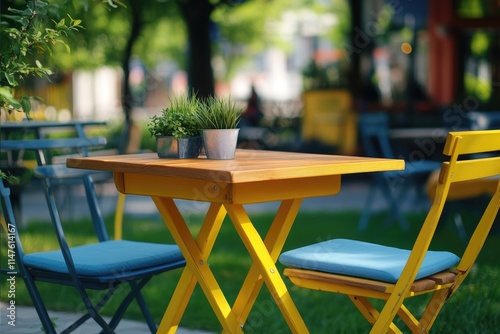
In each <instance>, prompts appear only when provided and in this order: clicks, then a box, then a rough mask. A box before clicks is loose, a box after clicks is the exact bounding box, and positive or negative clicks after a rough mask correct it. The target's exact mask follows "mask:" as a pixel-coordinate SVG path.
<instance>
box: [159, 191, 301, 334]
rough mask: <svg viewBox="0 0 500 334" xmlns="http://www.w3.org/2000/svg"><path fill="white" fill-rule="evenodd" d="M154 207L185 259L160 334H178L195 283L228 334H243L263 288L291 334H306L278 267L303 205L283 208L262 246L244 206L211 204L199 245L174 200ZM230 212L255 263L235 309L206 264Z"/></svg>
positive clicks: (289, 204) (292, 202) (290, 203)
mask: <svg viewBox="0 0 500 334" xmlns="http://www.w3.org/2000/svg"><path fill="white" fill-rule="evenodd" d="M153 201H154V202H155V204H156V206H157V208H158V210H159V212H160V214H161V216H162V217H163V219H164V221H165V223H166V225H167V227H168V228H169V230H170V233H171V234H172V236H173V238H174V239H175V241H176V242H177V244H178V246H179V248H180V249H181V251H182V254H183V255H184V257H185V259H186V267H185V268H184V271H183V273H182V275H181V278H180V280H179V283H178V285H177V288H176V289H175V292H174V295H173V296H172V299H171V301H170V303H169V305H168V308H167V310H166V312H165V315H164V316H163V319H162V321H161V323H160V326H159V328H158V333H175V331H176V330H177V328H178V325H179V322H180V319H181V317H182V315H183V313H184V311H185V309H186V306H187V303H188V301H189V299H190V297H191V295H192V293H193V290H194V288H195V286H196V283H197V282H198V283H199V284H200V286H201V288H202V290H203V292H204V293H205V296H206V297H207V299H208V301H209V303H210V305H211V307H212V309H213V310H214V312H215V314H216V316H217V318H218V319H219V321H220V323H221V324H222V327H223V331H224V332H225V333H243V330H242V326H243V324H244V323H245V321H246V319H247V317H248V315H249V313H250V310H251V308H252V306H253V304H254V303H255V301H256V299H257V295H258V293H259V291H260V289H261V287H262V284H263V283H264V282H265V283H266V285H267V287H268V289H269V291H270V292H271V295H272V296H273V298H274V300H275V301H276V304H277V306H278V307H279V309H280V311H281V313H282V314H283V316H284V318H285V320H286V322H287V324H288V326H289V327H290V329H291V330H292V332H293V333H308V330H307V327H306V325H305V324H304V321H303V320H302V317H301V316H300V314H299V312H298V310H297V308H296V307H295V304H294V303H293V301H292V299H291V297H290V295H289V293H288V290H287V288H286V286H285V283H284V282H283V279H282V278H281V275H280V274H279V272H278V270H277V268H276V265H275V263H276V261H277V259H278V256H279V254H280V252H281V250H282V248H283V245H284V243H285V241H286V238H287V236H288V233H289V232H290V229H291V227H292V225H293V222H294V220H295V217H296V215H297V213H298V210H299V207H300V204H301V203H302V199H293V200H285V201H283V202H282V204H281V206H280V208H279V210H278V212H277V214H276V217H275V219H274V221H273V223H272V225H271V227H270V228H269V231H268V233H267V235H266V237H265V240H264V241H263V240H262V238H261V237H260V235H259V233H258V232H257V230H256V229H255V227H254V225H253V224H252V222H251V220H250V218H249V217H248V215H247V213H246V211H245V209H244V208H243V206H242V205H241V204H220V203H212V204H211V205H210V208H209V210H208V212H207V215H206V217H205V221H204V223H203V225H202V228H201V230H200V232H199V233H198V236H197V238H196V240H195V239H194V238H193V236H192V235H191V232H190V231H189V229H188V228H187V226H186V224H185V221H184V219H183V217H182V216H181V214H180V212H179V210H178V209H177V206H176V205H175V203H174V201H173V200H172V199H171V198H168V197H153ZM226 212H227V214H229V217H230V218H231V221H232V223H233V225H234V226H235V229H236V231H237V233H238V235H239V236H240V238H241V240H242V241H243V243H244V245H245V247H246V248H247V250H248V252H249V254H250V256H251V257H252V260H253V264H252V266H251V267H250V270H249V272H248V274H247V277H246V279H245V281H244V283H243V286H242V288H241V290H240V292H239V294H238V297H237V298H236V301H235V303H234V306H233V307H232V308H231V306H230V305H229V303H228V302H227V300H226V298H225V296H224V294H223V292H222V290H221V288H220V287H219V285H218V283H217V281H216V279H215V277H214V275H213V273H212V272H211V270H210V268H209V266H208V265H207V263H206V261H207V259H208V257H209V255H210V252H211V250H212V247H213V245H214V243H215V240H216V238H217V235H218V233H219V230H220V228H221V226H222V222H223V220H224V217H225V216H226Z"/></svg>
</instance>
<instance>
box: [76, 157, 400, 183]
mask: <svg viewBox="0 0 500 334" xmlns="http://www.w3.org/2000/svg"><path fill="white" fill-rule="evenodd" d="M67 166H68V167H73V168H83V169H93V170H105V171H112V172H120V173H134V174H148V175H158V176H179V177H186V178H193V179H203V180H217V181H223V182H228V183H244V182H254V181H265V180H284V179H294V178H305V177H315V176H328V175H341V174H353V173H364V172H376V171H388V170H402V169H404V160H400V159H381V158H369V157H356V156H341V155H326V154H306V153H292V152H276V151H261V150H241V149H238V150H237V152H236V156H235V159H233V160H211V159H206V158H205V157H204V156H200V157H199V158H197V159H160V158H158V156H157V154H156V153H143V154H126V155H113V156H96V157H85V158H69V159H68V160H67Z"/></svg>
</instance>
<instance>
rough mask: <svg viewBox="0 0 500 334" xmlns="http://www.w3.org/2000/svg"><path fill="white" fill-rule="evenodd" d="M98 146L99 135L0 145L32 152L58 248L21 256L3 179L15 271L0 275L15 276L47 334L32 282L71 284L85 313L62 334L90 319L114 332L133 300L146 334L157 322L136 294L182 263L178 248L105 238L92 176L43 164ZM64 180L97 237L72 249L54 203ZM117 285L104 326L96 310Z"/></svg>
mask: <svg viewBox="0 0 500 334" xmlns="http://www.w3.org/2000/svg"><path fill="white" fill-rule="evenodd" d="M103 143H105V138H101V137H97V138H68V139H35V140H3V141H2V145H1V147H0V148H1V150H2V151H7V150H19V149H24V150H32V151H35V152H36V159H37V162H38V166H37V167H36V168H35V174H36V175H37V176H38V177H39V178H41V180H42V184H43V191H44V194H45V198H46V201H47V205H48V209H49V212H50V215H51V219H52V226H53V229H54V233H55V235H56V237H57V240H58V244H59V249H56V250H53V251H36V252H31V253H29V254H26V253H25V252H24V248H23V245H22V240H23V235H22V233H21V232H22V231H19V229H18V227H17V225H16V220H15V217H14V214H13V210H12V205H11V201H10V196H9V195H10V189H9V187H8V185H7V184H6V181H5V180H2V182H0V192H1V204H2V212H3V215H4V218H5V223H6V227H7V231H8V233H9V239H8V240H13V242H14V243H15V248H14V250H15V259H16V268H14V267H8V268H6V269H2V273H3V274H7V275H12V273H13V272H16V275H17V276H20V277H22V279H23V280H24V282H25V284H26V288H27V290H28V293H29V295H30V297H31V299H32V302H33V305H34V307H35V308H36V311H37V313H38V316H39V318H40V320H41V323H42V325H43V327H44V329H45V332H46V333H56V330H55V328H54V326H53V324H52V321H51V319H50V317H49V312H48V311H47V309H46V307H45V304H44V302H43V299H42V296H41V295H40V292H39V290H38V289H37V284H36V283H37V282H48V283H52V284H59V285H66V286H72V287H74V288H75V290H76V292H77V293H78V295H79V296H80V298H81V300H82V302H83V304H84V305H85V308H86V311H87V313H86V314H84V315H83V316H81V317H80V318H79V319H78V320H77V321H76V322H75V323H73V324H71V325H70V326H69V327H68V328H66V329H65V330H63V331H62V333H69V332H72V331H74V330H75V329H77V328H78V327H79V326H80V325H81V324H83V323H84V322H85V321H87V320H89V319H90V318H92V319H93V320H94V321H95V322H96V323H97V324H99V326H101V328H102V331H103V332H105V333H114V330H115V329H116V327H117V326H118V323H119V322H120V320H121V319H122V317H123V315H124V313H125V311H126V309H127V308H128V306H129V305H130V304H131V303H132V302H133V301H134V300H135V301H137V303H138V305H139V307H140V309H141V311H142V313H143V315H144V318H145V320H146V322H147V324H148V327H149V329H150V331H151V332H152V333H155V332H156V330H157V326H156V323H155V321H154V319H153V317H152V315H151V313H150V311H149V309H148V307H147V306H146V303H145V301H144V298H143V297H142V295H141V293H140V290H141V289H142V288H143V287H144V286H145V284H146V283H147V282H148V281H149V280H150V279H151V278H152V277H153V276H155V275H158V274H161V273H164V272H166V271H170V270H173V269H176V268H179V267H183V266H184V265H185V260H184V258H183V256H182V254H181V253H180V251H179V249H178V247H177V245H171V244H156V243H149V242H138V241H128V240H110V239H109V236H108V233H107V230H106V227H105V224H104V220H103V217H102V215H101V211H100V209H99V205H98V199H97V196H96V192H95V189H94V184H93V179H92V174H94V173H96V172H94V171H88V170H77V169H70V168H67V167H66V166H65V165H64V164H60V165H49V164H46V158H45V152H46V150H55V149H67V148H68V147H70V148H74V149H77V150H79V151H84V152H86V151H87V150H88V149H89V148H90V147H93V146H95V145H102V144H103ZM64 180H73V181H75V182H80V183H81V184H83V186H84V189H85V194H86V199H87V203H88V206H89V212H90V215H91V218H92V219H91V220H92V224H93V227H94V231H95V235H96V242H94V243H92V244H85V245H80V246H71V245H69V244H68V242H67V240H66V237H65V232H64V227H63V223H62V221H61V218H60V216H59V212H58V208H57V205H56V202H55V199H54V184H57V183H60V182H63V181H64ZM10 236H12V238H10ZM31 246H32V245H31ZM122 285H129V286H130V291H129V292H128V294H127V295H126V296H125V297H124V298H123V300H122V302H121V304H120V306H119V307H118V308H117V310H116V311H115V312H114V315H113V317H112V318H111V320H110V321H109V322H107V321H106V320H105V319H103V318H102V316H101V315H100V314H99V311H100V310H101V309H102V307H103V306H104V305H106V303H107V301H108V300H109V299H110V298H111V296H112V295H113V294H114V292H116V291H117V288H119V287H121V286H122ZM87 290H102V291H105V293H103V295H102V296H103V297H102V299H101V300H99V301H98V302H97V303H94V302H93V301H92V300H91V298H90V297H89V295H88V293H87Z"/></svg>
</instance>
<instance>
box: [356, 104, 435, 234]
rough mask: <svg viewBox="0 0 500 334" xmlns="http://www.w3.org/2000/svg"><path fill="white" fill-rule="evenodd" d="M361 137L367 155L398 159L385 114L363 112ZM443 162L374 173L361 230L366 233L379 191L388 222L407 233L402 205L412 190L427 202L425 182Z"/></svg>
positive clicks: (421, 163) (407, 164) (417, 162)
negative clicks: (384, 205)
mask: <svg viewBox="0 0 500 334" xmlns="http://www.w3.org/2000/svg"><path fill="white" fill-rule="evenodd" d="M358 126H359V135H360V140H361V145H362V147H363V149H364V152H365V154H366V155H367V156H369V157H378V158H388V159H394V158H398V157H396V155H395V154H394V151H393V149H392V146H391V143H390V140H389V130H390V128H389V115H388V114H387V113H386V112H366V113H361V114H360V115H359V119H358ZM440 167H441V163H440V162H437V161H431V160H423V161H422V160H421V161H416V162H413V161H407V162H406V168H405V170H404V171H394V172H380V173H373V174H372V180H371V184H370V188H369V191H368V197H367V199H366V203H365V208H364V210H363V213H362V216H361V219H360V221H359V225H358V228H359V230H365V229H366V227H367V226H368V223H369V220H370V217H371V215H372V213H373V209H372V207H373V205H374V200H375V195H376V194H377V192H380V193H381V194H382V196H383V198H384V199H385V200H386V202H387V203H388V206H389V217H388V219H389V221H391V220H394V219H395V220H397V221H398V222H399V224H400V225H401V228H403V229H404V230H406V229H408V227H409V224H408V221H407V220H406V218H405V217H404V215H403V213H402V212H401V203H403V202H404V200H405V199H406V198H407V196H408V195H409V193H410V192H411V191H412V190H413V191H415V193H416V195H417V199H419V200H420V201H424V200H426V198H427V197H426V194H425V189H424V186H423V185H424V184H425V182H424V181H425V179H426V178H427V177H428V176H429V175H430V173H432V172H433V171H435V170H438V169H439V168H440Z"/></svg>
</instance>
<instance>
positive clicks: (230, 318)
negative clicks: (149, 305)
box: [153, 197, 243, 333]
mask: <svg viewBox="0 0 500 334" xmlns="http://www.w3.org/2000/svg"><path fill="white" fill-rule="evenodd" d="M153 201H154V202H155V204H156V206H157V208H158V210H159V212H160V214H161V216H162V217H163V220H164V221H165V224H166V225H167V227H168V229H169V230H170V233H171V234H172V237H173V238H174V239H175V241H176V243H177V245H178V246H179V248H180V250H181V252H182V254H183V255H184V257H185V259H186V268H185V269H184V272H183V274H182V277H181V278H182V279H183V281H182V282H179V285H178V286H177V288H178V289H179V290H178V289H176V291H175V293H174V297H172V300H171V303H170V304H169V307H168V308H167V311H166V313H165V316H164V318H163V319H162V322H161V324H160V328H159V329H158V333H167V332H172V330H175V329H176V328H177V326H178V322H179V320H180V318H181V316H182V313H183V312H184V309H185V306H186V305H187V302H185V301H183V300H182V298H183V297H190V296H191V294H192V290H193V289H194V286H195V284H194V283H193V278H192V277H190V276H189V275H194V277H195V278H196V280H197V281H198V283H199V284H200V287H201V288H202V290H203V292H204V293H205V296H206V297H207V299H208V302H209V303H210V306H211V307H212V309H213V310H214V312H215V314H216V316H217V318H218V319H219V321H220V323H221V324H222V327H223V328H224V330H225V331H227V332H229V333H243V331H242V329H241V327H240V326H239V324H238V322H237V321H236V317H235V316H234V314H233V312H232V310H231V307H230V306H229V304H228V302H227V300H226V298H225V297H224V294H223V293H222V290H221V289H220V287H219V285H218V283H217V281H216V279H215V277H214V275H213V274H212V271H211V270H210V268H209V266H208V265H207V263H206V259H207V258H208V256H209V254H210V251H211V250H212V247H213V244H214V243H215V239H216V237H217V234H218V232H219V229H220V225H221V224H222V221H223V218H224V215H225V212H224V211H223V210H221V206H220V204H212V206H211V210H209V213H208V214H207V218H206V220H205V223H204V224H203V227H202V229H203V231H201V230H200V233H199V235H198V238H197V242H196V241H195V240H194V238H193V236H192V235H191V232H190V231H189V229H188V228H187V226H186V223H185V221H184V219H183V218H182V216H181V214H180V212H179V210H178V209H177V206H176V205H175V203H174V201H173V200H172V199H171V198H161V197H153ZM217 207H218V208H219V209H218V210H217V209H216V208H217ZM205 226H206V227H205ZM203 243H204V245H203ZM200 245H201V249H200ZM188 279H189V280H188ZM177 290H178V291H177ZM186 299H189V298H186ZM174 312H175V313H174ZM170 314H172V315H170ZM168 322H171V323H170V324H169V323H168Z"/></svg>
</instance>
